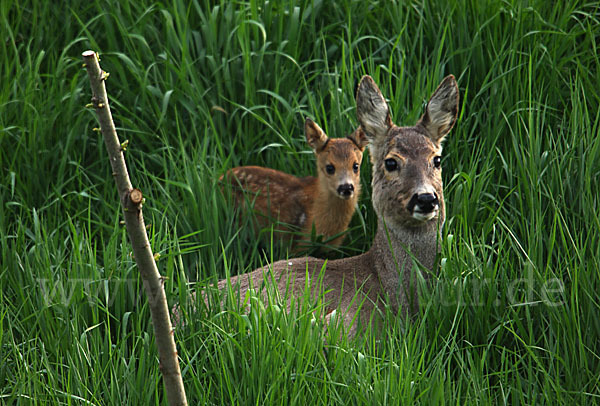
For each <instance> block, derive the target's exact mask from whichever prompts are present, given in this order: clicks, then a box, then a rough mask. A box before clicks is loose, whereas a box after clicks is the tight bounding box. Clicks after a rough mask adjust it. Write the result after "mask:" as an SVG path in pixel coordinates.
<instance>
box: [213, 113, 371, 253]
mask: <svg viewBox="0 0 600 406" xmlns="http://www.w3.org/2000/svg"><path fill="white" fill-rule="evenodd" d="M305 133H306V138H307V141H308V143H309V145H310V146H311V147H312V148H313V150H314V151H315V154H316V157H317V177H312V176H307V177H304V178H298V177H295V176H292V175H289V174H287V173H284V172H281V171H277V170H274V169H270V168H263V167H260V166H242V167H237V168H233V169H231V170H230V171H228V172H227V173H226V174H225V175H224V176H222V177H221V180H222V181H224V182H225V183H226V184H229V185H231V186H232V194H233V198H234V204H235V205H236V206H237V207H241V208H242V209H243V210H242V212H246V211H247V209H248V207H247V206H248V203H249V205H250V206H251V207H252V208H253V211H254V213H255V214H256V221H257V223H258V224H257V225H258V227H259V229H264V228H267V227H269V226H270V225H271V224H276V227H275V230H276V231H278V237H279V238H289V237H290V236H291V235H293V234H291V233H290V231H300V234H301V235H303V236H307V235H310V233H311V231H312V228H313V225H314V228H315V231H316V234H317V235H322V236H323V237H324V241H327V240H328V239H331V238H333V237H335V236H338V235H339V234H341V233H343V232H344V231H346V229H347V228H348V224H349V223H350V220H351V219H352V215H353V214H354V210H355V207H356V203H357V201H358V197H359V195H360V163H361V161H362V155H363V150H364V148H365V145H366V142H367V140H366V137H365V135H364V133H363V132H362V130H360V129H358V130H356V131H355V132H354V133H352V134H350V135H349V136H348V137H346V138H339V139H330V138H328V137H327V136H326V135H325V133H324V132H323V130H321V128H320V127H319V126H318V125H317V124H316V123H314V122H313V121H312V120H310V119H307V120H306V123H305ZM327 165H333V166H334V168H335V173H334V174H329V173H327V171H326V166H327ZM355 165H357V167H358V170H357V171H355V170H354V167H355ZM341 184H351V185H352V187H353V188H354V190H353V192H352V193H351V195H350V196H343V195H342V194H340V192H339V191H338V188H339V187H340V185H341ZM343 239H344V235H341V236H338V237H336V238H334V239H333V240H331V241H328V244H329V245H333V246H336V245H339V244H341V242H342V240H343ZM296 242H297V239H296Z"/></svg>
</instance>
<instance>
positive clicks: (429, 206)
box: [416, 193, 439, 213]
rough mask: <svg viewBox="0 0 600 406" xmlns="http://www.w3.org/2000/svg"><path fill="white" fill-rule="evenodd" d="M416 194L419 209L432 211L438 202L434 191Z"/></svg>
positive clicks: (426, 211)
mask: <svg viewBox="0 0 600 406" xmlns="http://www.w3.org/2000/svg"><path fill="white" fill-rule="evenodd" d="M416 196H417V205H416V206H417V207H418V208H419V209H420V211H422V212H425V213H428V212H430V211H433V209H435V208H436V206H437V205H438V204H439V200H438V198H437V195H436V194H435V193H419V194H416Z"/></svg>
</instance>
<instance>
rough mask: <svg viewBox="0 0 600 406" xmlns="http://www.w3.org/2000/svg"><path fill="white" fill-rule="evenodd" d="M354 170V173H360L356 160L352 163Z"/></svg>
mask: <svg viewBox="0 0 600 406" xmlns="http://www.w3.org/2000/svg"><path fill="white" fill-rule="evenodd" d="M352 170H353V171H354V173H358V163H357V162H354V165H352Z"/></svg>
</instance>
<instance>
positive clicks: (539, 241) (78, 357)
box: [0, 0, 600, 404]
mask: <svg viewBox="0 0 600 406" xmlns="http://www.w3.org/2000/svg"><path fill="white" fill-rule="evenodd" d="M599 20H600V3H598V2H580V1H572V2H554V4H551V3H550V2H545V1H511V0H507V1H502V2H497V1H487V0H484V1H480V0H477V1H466V2H458V1H449V2H434V1H419V2H416V1H412V2H391V1H390V2H366V1H350V0H345V1H337V2H325V1H318V0H313V1H298V2H292V1H287V2H286V1H282V2H272V1H271V2H265V3H261V2H258V1H252V0H251V1H212V2H209V1H199V0H197V1H191V2H184V1H178V0H177V1H174V2H171V3H169V4H166V3H158V2H148V1H141V0H138V1H132V2H119V1H112V0H109V1H105V2H100V1H91V2H90V1H87V2H83V1H73V2H69V4H68V5H58V4H54V3H52V2H35V1H30V2H16V1H10V0H7V1H3V2H2V3H1V4H0V23H1V26H2V27H3V29H2V30H1V31H0V33H2V37H1V38H0V39H1V41H0V75H1V83H2V85H1V86H0V178H1V180H0V202H2V204H1V205H0V250H1V252H0V257H1V260H0V263H1V270H0V285H1V289H0V304H1V305H0V325H1V329H0V399H1V401H0V403H6V404H20V403H23V404H38V403H39V404H47V403H51V404H63V403H64V404H149V403H159V402H160V403H164V395H163V388H162V381H161V378H160V370H159V367H158V360H157V353H156V349H155V345H154V341H153V337H152V328H151V326H150V323H149V319H150V318H149V312H148V308H147V305H146V299H145V297H144V296H143V294H142V293H141V291H142V289H141V288H142V287H141V281H140V280H139V278H138V275H137V270H136V268H135V264H134V262H133V260H132V258H131V249H130V247H129V243H128V241H127V238H126V234H125V232H124V229H123V226H122V225H121V224H120V208H119V205H118V201H117V193H116V190H115V187H114V185H113V182H112V177H111V171H110V165H109V164H108V162H107V159H106V158H107V157H106V152H105V151H104V146H103V144H102V141H101V138H100V135H99V134H98V133H97V132H96V131H94V128H95V127H96V126H97V124H96V121H95V117H94V114H93V111H91V110H90V109H89V108H87V107H86V104H87V103H88V102H89V99H90V91H89V85H88V82H87V77H86V74H85V71H84V70H82V67H81V57H80V55H81V52H82V51H84V50H86V49H90V48H91V49H94V50H97V51H98V52H100V56H101V59H102V60H101V65H102V67H103V68H104V70H106V71H108V72H110V77H109V80H108V82H107V86H108V91H109V95H110V97H111V107H112V109H113V115H114V118H115V121H116V124H117V127H118V131H119V134H120V136H121V138H122V139H123V140H125V139H128V140H129V148H128V150H127V152H126V158H127V162H128V165H129V168H130V171H131V174H132V178H133V179H132V180H133V183H134V184H135V185H136V186H137V187H139V188H141V189H142V191H143V192H144V195H145V196H146V204H145V210H144V214H145V216H146V219H147V220H146V222H147V223H148V224H150V226H149V234H150V237H151V242H152V248H153V250H154V251H155V252H157V253H159V254H160V259H159V262H158V264H159V267H160V270H161V272H162V273H163V274H164V275H166V276H167V277H168V279H167V283H166V288H167V291H168V295H169V298H170V300H171V301H172V302H176V301H183V302H185V300H186V295H187V294H188V292H189V290H190V289H193V288H196V287H198V288H199V287H202V286H203V285H204V283H205V282H206V281H208V280H212V279H214V278H222V277H224V276H225V275H226V274H236V273H241V272H246V271H249V270H252V269H254V268H256V267H257V266H260V265H261V264H264V263H265V261H268V260H271V259H280V258H284V257H285V256H286V255H287V253H286V251H285V249H283V248H281V247H277V246H276V247H275V248H274V250H270V249H267V251H266V256H265V252H264V251H262V250H261V249H260V248H261V247H260V246H259V243H258V242H257V241H256V240H255V239H254V238H253V237H252V232H251V231H250V230H249V229H248V228H247V227H241V228H240V227H238V226H237V223H236V220H235V218H234V213H233V209H232V208H231V207H228V206H227V203H226V200H225V199H224V198H223V197H222V196H221V193H220V192H218V188H217V187H216V179H217V178H218V176H219V175H220V174H222V173H223V172H224V171H226V170H227V169H228V168H230V167H233V166H236V165H247V164H253V165H264V166H269V167H272V168H276V169H283V170H286V171H288V172H290V173H294V174H296V175H308V174H312V173H313V172H314V159H313V156H312V154H311V153H310V152H309V148H308V146H307V145H306V144H305V141H304V136H303V133H302V123H303V121H304V117H306V116H310V117H312V118H313V119H315V121H317V122H318V123H319V124H320V125H321V126H322V127H323V128H324V129H325V131H326V132H327V133H328V134H329V135H330V136H342V135H344V134H346V133H348V132H350V131H352V129H353V128H354V127H355V126H356V125H357V123H356V119H355V111H354V94H353V92H354V87H355V85H356V83H357V81H358V80H359V79H360V77H361V76H362V75H363V74H370V75H372V76H373V77H374V78H375V80H376V82H377V83H378V84H379V86H380V88H381V89H382V91H383V93H384V95H385V96H386V97H387V98H388V99H389V103H390V107H391V110H392V114H393V118H394V121H395V122H396V123H399V124H404V125H411V124H413V123H414V122H415V121H416V120H417V119H418V117H419V115H420V114H421V112H422V110H423V107H424V103H425V101H426V100H427V98H428V97H429V95H430V94H431V93H432V91H433V90H434V89H435V86H436V85H437V84H438V83H439V81H440V80H441V78H442V77H444V76H445V75H446V74H449V73H453V74H454V75H455V76H456V77H457V79H458V82H459V85H460V90H461V110H460V117H459V120H458V123H457V125H456V127H455V129H454V130H453V131H452V133H451V134H450V136H449V138H448V141H447V142H446V144H445V149H444V151H445V153H444V163H443V166H444V180H445V184H446V188H445V196H446V202H447V207H448V219H447V223H446V226H445V229H444V236H445V239H444V244H443V252H442V256H443V257H444V258H443V260H442V261H441V262H442V264H441V268H440V272H439V274H438V277H437V278H435V280H434V281H433V282H432V284H431V285H430V286H429V288H428V289H426V291H425V292H424V300H423V306H422V311H421V314H420V316H419V317H417V318H416V319H415V320H412V321H403V320H401V319H399V318H397V317H395V315H393V314H387V315H385V316H386V317H385V323H384V324H385V325H384V326H383V328H382V329H381V332H380V333H374V334H365V335H363V336H360V337H358V338H356V339H354V340H348V339H347V338H345V337H344V336H343V334H341V332H340V331H339V329H338V328H337V327H336V326H335V325H332V326H329V328H327V330H324V329H323V322H322V321H320V320H319V319H318V317H314V314H317V315H318V313H319V312H320V310H321V307H322V305H323V304H322V303H321V302H320V301H319V300H318V299H314V298H309V297H305V298H298V302H297V303H296V304H297V306H296V307H295V310H294V311H293V312H292V313H291V314H286V313H285V312H282V311H280V310H279V309H278V308H277V307H274V306H267V307H266V309H264V310H262V311H261V306H263V305H262V304H261V303H259V302H258V301H256V300H255V299H252V298H250V299H249V300H250V302H251V305H252V306H253V307H252V311H251V312H250V313H249V314H244V313H243V312H239V310H238V309H237V308H236V306H234V305H230V306H226V307H225V308H224V309H223V310H220V309H214V308H209V309H200V311H199V312H198V314H197V315H190V316H189V318H188V324H187V325H186V327H185V328H183V329H178V330H177V332H176V338H177V341H178V347H179V355H180V359H181V365H182V370H183V376H184V381H185V384H186V387H187V392H188V397H189V400H190V403H191V404H198V403H201V404H205V403H207V404H223V403H236V404H237V403H244V404H245V403H254V404H256V403H260V404H262V403H276V404H334V403H335V404H383V403H389V404H409V403H420V404H438V403H453V404H457V403H459V404H463V403H467V404H500V403H504V404H548V403H549V404H555V403H556V404H594V403H597V402H598V401H599V398H600V387H599V381H598V373H599V371H600V344H599V343H600V318H599V317H598V314H599V310H600V303H599V300H598V291H599V290H600V271H599V269H600V241H599V240H600V220H599V218H600V216H599V213H600V207H599V200H600V199H599V196H600V190H599V188H598V182H597V180H598V179H599V177H600V138H599V137H598V133H599V129H600V127H599V125H600V108H599V107H600V106H599V99H600V94H599V91H598V85H597V84H598V83H600V72H599V65H600V60H599V59H598V57H597V54H598V38H600V24H599V23H600V21H599ZM362 168H363V169H362V173H363V179H362V181H363V183H364V184H363V190H364V192H363V196H362V198H361V200H360V202H359V213H357V215H356V216H355V217H354V219H353V222H352V224H351V229H350V232H349V235H348V238H347V239H346V244H345V247H344V248H343V249H342V253H341V254H337V255H353V254H356V253H359V252H363V251H365V250H366V249H368V248H369V246H370V243H371V241H372V238H373V235H374V233H375V225H376V217H375V215H374V212H373V210H372V207H371V203H370V186H369V184H370V172H371V169H370V164H369V161H368V158H365V162H364V163H363V167H362ZM188 281H192V282H195V281H197V283H196V284H195V285H190V286H188V285H187V284H186V283H187V282H188ZM259 315H260V317H259Z"/></svg>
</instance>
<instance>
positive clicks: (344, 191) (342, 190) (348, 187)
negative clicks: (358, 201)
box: [337, 183, 354, 199]
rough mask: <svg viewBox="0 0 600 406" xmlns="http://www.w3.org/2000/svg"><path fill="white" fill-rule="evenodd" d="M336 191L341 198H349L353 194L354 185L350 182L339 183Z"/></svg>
mask: <svg viewBox="0 0 600 406" xmlns="http://www.w3.org/2000/svg"><path fill="white" fill-rule="evenodd" d="M337 192H338V194H339V195H340V196H341V197H342V198H344V199H349V198H351V197H352V195H353V194H354V185H353V184H352V183H344V184H341V185H339V186H338V188H337Z"/></svg>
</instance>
